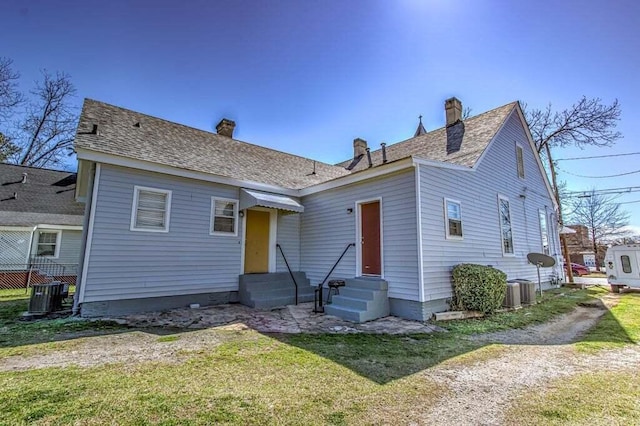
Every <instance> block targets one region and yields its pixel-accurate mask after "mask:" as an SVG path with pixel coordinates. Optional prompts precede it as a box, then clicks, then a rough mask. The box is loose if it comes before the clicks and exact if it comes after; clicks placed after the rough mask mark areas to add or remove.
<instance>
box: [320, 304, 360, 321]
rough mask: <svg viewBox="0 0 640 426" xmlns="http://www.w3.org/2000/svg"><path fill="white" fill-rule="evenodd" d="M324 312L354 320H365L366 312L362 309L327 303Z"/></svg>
mask: <svg viewBox="0 0 640 426" xmlns="http://www.w3.org/2000/svg"><path fill="white" fill-rule="evenodd" d="M324 313H325V314H327V315H333V316H334V317H338V318H342V319H344V320H347V321H352V322H364V321H366V320H365V319H364V314H365V312H364V311H362V310H360V309H353V308H345V307H342V306H337V305H333V304H331V305H325V307H324Z"/></svg>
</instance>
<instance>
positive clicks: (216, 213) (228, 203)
mask: <svg viewBox="0 0 640 426" xmlns="http://www.w3.org/2000/svg"><path fill="white" fill-rule="evenodd" d="M209 232H210V233H211V235H230V236H234V237H235V236H237V235H238V200H230V199H225V198H216V197H211V229H210V231H209Z"/></svg>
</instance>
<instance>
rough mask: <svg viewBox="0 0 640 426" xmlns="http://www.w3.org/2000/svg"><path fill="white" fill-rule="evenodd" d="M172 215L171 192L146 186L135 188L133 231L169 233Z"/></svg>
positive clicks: (132, 215) (132, 212) (132, 214)
mask: <svg viewBox="0 0 640 426" xmlns="http://www.w3.org/2000/svg"><path fill="white" fill-rule="evenodd" d="M170 214H171V191H169V190H166V189H157V188H148V187H145V186H135V187H134V193H133V209H132V211H131V230H132V231H147V232H169V217H170Z"/></svg>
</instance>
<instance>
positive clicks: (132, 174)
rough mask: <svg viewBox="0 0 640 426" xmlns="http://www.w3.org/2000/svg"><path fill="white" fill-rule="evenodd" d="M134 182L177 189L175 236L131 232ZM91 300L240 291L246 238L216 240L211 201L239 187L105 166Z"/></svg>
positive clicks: (89, 280) (233, 195) (88, 290)
mask: <svg viewBox="0 0 640 426" xmlns="http://www.w3.org/2000/svg"><path fill="white" fill-rule="evenodd" d="M134 185H140V186H147V187H160V188H163V189H166V190H168V191H171V192H172V197H171V198H172V208H171V232H166V233H149V232H130V231H129V224H130V218H129V216H130V212H131V208H132V204H133V194H134ZM95 190H96V191H98V192H97V197H96V203H95V208H96V210H95V218H94V227H93V238H92V240H91V246H90V252H89V261H88V272H87V277H86V282H85V295H84V300H83V301H84V302H94V301H107V300H119V299H134V298H144V297H162V296H174V295H185V294H198V293H209V292H223V291H237V290H238V275H239V274H240V271H241V264H240V259H241V236H242V235H243V232H242V221H238V236H235V237H234V236H230V237H225V238H211V236H210V235H209V229H210V226H211V197H219V198H226V199H238V198H239V188H237V187H233V186H229V185H221V184H214V183H208V182H203V181H197V180H193V179H187V178H179V177H174V176H169V175H163V174H160V173H152V172H145V171H139V170H133V169H127V168H123V167H117V166H110V165H105V164H102V165H101V172H100V182H99V184H98V187H97V188H95Z"/></svg>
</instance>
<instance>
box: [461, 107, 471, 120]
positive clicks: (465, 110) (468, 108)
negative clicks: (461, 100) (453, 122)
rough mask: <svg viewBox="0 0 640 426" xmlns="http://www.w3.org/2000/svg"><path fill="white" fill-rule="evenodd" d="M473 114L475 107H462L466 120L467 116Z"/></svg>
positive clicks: (463, 116)
mask: <svg viewBox="0 0 640 426" xmlns="http://www.w3.org/2000/svg"><path fill="white" fill-rule="evenodd" d="M471 114H473V109H471V107H468V106H466V107H464V108H462V119H463V120H466V119H467V118H470V117H471Z"/></svg>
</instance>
